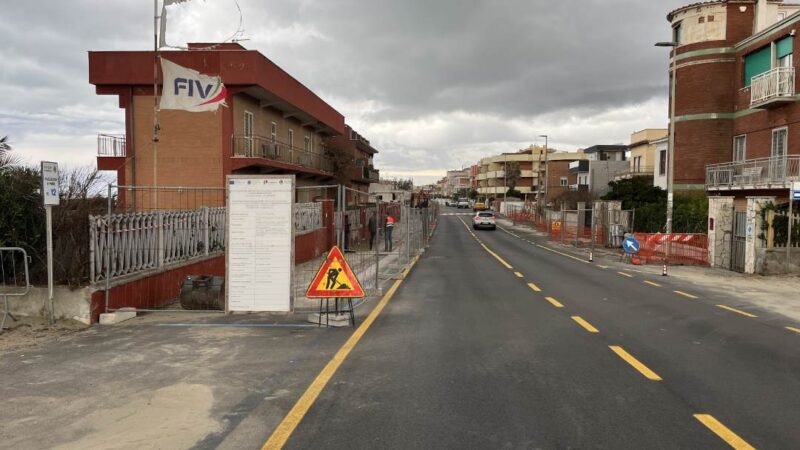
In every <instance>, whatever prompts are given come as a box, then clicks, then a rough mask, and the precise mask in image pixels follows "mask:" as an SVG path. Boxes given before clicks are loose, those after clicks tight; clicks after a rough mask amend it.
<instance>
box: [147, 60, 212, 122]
mask: <svg viewBox="0 0 800 450" xmlns="http://www.w3.org/2000/svg"><path fill="white" fill-rule="evenodd" d="M161 72H162V73H163V74H164V89H163V91H162V94H161V103H159V107H160V108H161V109H180V110H183V111H191V112H202V111H216V110H217V108H219V107H220V106H225V107H227V106H228V105H226V104H225V96H226V95H227V93H228V91H227V89H225V85H224V84H222V79H221V78H220V77H212V76H209V75H201V74H200V72H198V71H196V70H192V69H189V68H186V67H183V66H179V65H177V64H175V63H174V62H171V61H168V60H166V59H164V58H161Z"/></svg>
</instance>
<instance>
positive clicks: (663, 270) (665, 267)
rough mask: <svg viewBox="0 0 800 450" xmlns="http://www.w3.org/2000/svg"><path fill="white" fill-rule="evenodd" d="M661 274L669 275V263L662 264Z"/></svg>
mask: <svg viewBox="0 0 800 450" xmlns="http://www.w3.org/2000/svg"><path fill="white" fill-rule="evenodd" d="M661 276H663V277H666V276H667V263H664V266H662V269H661Z"/></svg>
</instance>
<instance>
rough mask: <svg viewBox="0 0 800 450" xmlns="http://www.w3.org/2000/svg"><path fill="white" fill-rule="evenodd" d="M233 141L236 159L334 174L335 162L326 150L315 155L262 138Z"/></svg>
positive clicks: (245, 137) (241, 138) (235, 139)
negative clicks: (249, 159)
mask: <svg viewBox="0 0 800 450" xmlns="http://www.w3.org/2000/svg"><path fill="white" fill-rule="evenodd" d="M232 139H233V142H232V149H233V154H232V156H233V157H234V158H254V159H263V160H270V161H275V162H278V163H284V164H283V165H285V164H291V165H294V166H300V167H302V168H306V169H312V170H315V171H322V172H327V173H332V172H333V161H332V160H331V158H330V157H329V156H327V155H325V149H324V148H322V149H321V150H322V151H321V153H315V152H313V151H308V150H306V149H303V148H299V147H295V146H291V145H289V144H287V143H284V142H280V141H278V140H273V139H272V138H267V137H262V136H252V137H249V136H233V138H232ZM283 165H281V166H283ZM287 169H291V168H290V167H287Z"/></svg>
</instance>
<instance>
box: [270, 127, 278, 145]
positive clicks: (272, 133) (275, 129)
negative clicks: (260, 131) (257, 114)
mask: <svg viewBox="0 0 800 450" xmlns="http://www.w3.org/2000/svg"><path fill="white" fill-rule="evenodd" d="M269 135H270V137H271V138H272V142H275V141H277V140H278V124H277V123H275V122H272V124H271V125H270V131H269Z"/></svg>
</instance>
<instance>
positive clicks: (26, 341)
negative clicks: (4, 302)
mask: <svg viewBox="0 0 800 450" xmlns="http://www.w3.org/2000/svg"><path fill="white" fill-rule="evenodd" d="M6 327H8V328H9V329H6V330H3V333H2V334H0V353H3V352H7V351H12V350H22V349H26V348H31V347H38V346H41V345H44V344H47V343H50V342H54V341H58V340H60V339H64V338H66V337H68V336H72V335H74V334H76V333H80V332H81V331H85V330H87V329H88V327H87V326H86V325H85V324H83V323H80V322H78V321H75V320H59V321H57V322H56V323H55V325H50V324H49V323H48V322H47V320H46V319H44V318H39V317H17V320H16V321H15V320H13V319H11V317H9V318H8V319H7V320H6Z"/></svg>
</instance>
